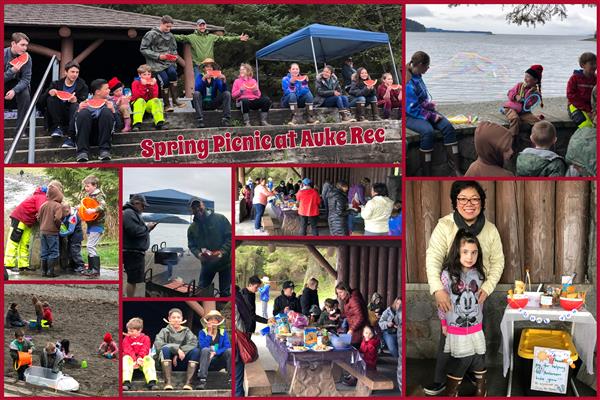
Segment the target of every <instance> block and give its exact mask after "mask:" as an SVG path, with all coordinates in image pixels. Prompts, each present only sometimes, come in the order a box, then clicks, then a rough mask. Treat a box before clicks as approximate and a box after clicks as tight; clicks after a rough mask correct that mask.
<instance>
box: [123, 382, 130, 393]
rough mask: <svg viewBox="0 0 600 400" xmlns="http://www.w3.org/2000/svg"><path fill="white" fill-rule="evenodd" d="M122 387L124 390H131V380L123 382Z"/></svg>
mask: <svg viewBox="0 0 600 400" xmlns="http://www.w3.org/2000/svg"><path fill="white" fill-rule="evenodd" d="M122 389H123V391H124V392H128V391H130V390H131V382H130V381H125V382H123V386H122Z"/></svg>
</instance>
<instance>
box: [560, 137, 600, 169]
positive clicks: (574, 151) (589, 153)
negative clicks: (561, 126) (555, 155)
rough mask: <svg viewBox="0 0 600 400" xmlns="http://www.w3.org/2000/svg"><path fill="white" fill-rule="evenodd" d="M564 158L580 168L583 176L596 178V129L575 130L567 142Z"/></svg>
mask: <svg viewBox="0 0 600 400" xmlns="http://www.w3.org/2000/svg"><path fill="white" fill-rule="evenodd" d="M565 158H566V159H567V162H568V163H569V164H573V165H576V166H578V167H579V168H581V169H582V170H583V171H582V172H583V175H584V176H596V128H595V127H594V128H591V127H583V128H579V129H577V130H576V131H575V133H574V134H573V136H571V140H569V147H567V154H566V156H565Z"/></svg>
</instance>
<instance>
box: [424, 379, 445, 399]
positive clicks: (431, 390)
mask: <svg viewBox="0 0 600 400" xmlns="http://www.w3.org/2000/svg"><path fill="white" fill-rule="evenodd" d="M444 390H446V382H443V383H437V382H433V383H431V384H429V385H427V386H423V391H424V392H425V394H426V395H428V396H437V395H439V394H441V393H442V392H443V391H444Z"/></svg>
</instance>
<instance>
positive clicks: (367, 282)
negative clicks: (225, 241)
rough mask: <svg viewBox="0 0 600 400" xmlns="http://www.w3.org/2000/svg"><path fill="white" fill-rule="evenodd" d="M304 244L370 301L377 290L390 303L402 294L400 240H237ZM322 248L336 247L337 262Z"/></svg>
mask: <svg viewBox="0 0 600 400" xmlns="http://www.w3.org/2000/svg"><path fill="white" fill-rule="evenodd" d="M240 245H252V246H266V247H269V249H271V250H275V249H276V248H277V247H304V248H306V251H307V252H309V254H311V256H312V257H314V258H315V259H316V261H317V262H318V264H319V265H320V266H321V267H322V268H323V269H324V270H325V271H327V273H328V274H329V275H331V276H332V277H333V278H334V279H335V281H336V283H339V282H346V283H348V284H349V285H350V287H351V288H352V289H358V290H359V291H360V293H361V294H362V296H363V298H364V299H365V300H366V301H368V300H369V299H370V297H371V295H372V294H373V293H374V292H378V293H380V294H381V295H382V296H383V298H384V299H385V301H386V304H388V305H389V304H392V302H393V301H394V299H395V298H396V297H397V296H400V293H401V288H402V274H401V273H400V271H401V266H402V246H401V242H400V241H399V240H381V241H377V242H375V241H371V240H360V241H358V240H357V241H347V240H346V241H342V240H317V241H314V240H311V241H307V240H286V241H277V240H276V241H274V240H269V241H264V240H253V241H246V240H244V241H237V246H240ZM320 248H335V250H336V264H335V265H331V264H330V263H329V262H328V261H327V260H326V259H325V257H323V256H322V255H321V253H320V252H319V249H320Z"/></svg>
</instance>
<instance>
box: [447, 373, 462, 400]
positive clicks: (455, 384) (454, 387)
mask: <svg viewBox="0 0 600 400" xmlns="http://www.w3.org/2000/svg"><path fill="white" fill-rule="evenodd" d="M461 382H462V378H455V377H453V376H451V375H447V380H446V391H445V392H444V396H445V397H458V389H459V387H460V384H461Z"/></svg>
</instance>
